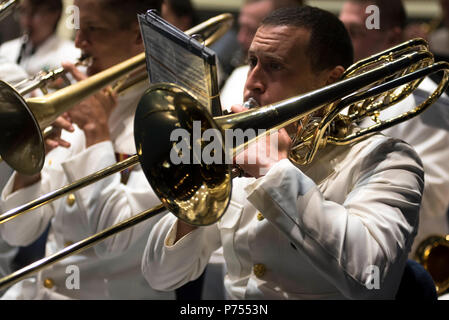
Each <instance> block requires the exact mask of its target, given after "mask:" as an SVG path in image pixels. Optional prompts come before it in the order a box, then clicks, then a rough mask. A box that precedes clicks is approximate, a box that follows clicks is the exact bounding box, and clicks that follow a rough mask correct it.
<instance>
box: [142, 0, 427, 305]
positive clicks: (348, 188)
mask: <svg viewBox="0 0 449 320" xmlns="http://www.w3.org/2000/svg"><path fill="white" fill-rule="evenodd" d="M352 50H353V49H352V44H351V40H350V38H349V35H348V33H347V31H346V29H345V27H344V25H343V24H342V23H341V22H340V21H339V20H338V19H337V18H336V17H335V16H334V15H333V14H331V13H329V12H326V11H323V10H321V9H318V8H312V7H309V6H305V7H301V8H287V9H280V10H277V11H275V12H273V13H271V14H270V15H269V16H268V17H267V18H265V20H264V21H263V22H262V24H261V26H260V27H259V28H258V30H257V33H256V35H255V37H254V39H253V42H252V44H251V47H250V50H249V55H248V60H249V64H250V71H249V73H248V78H247V81H246V84H245V91H244V92H245V93H244V96H245V100H248V99H249V98H254V99H255V100H256V101H257V102H258V103H259V105H267V104H271V103H274V102H277V101H279V100H283V99H286V98H289V97H291V96H296V95H298V94H301V93H305V92H308V91H310V90H314V89H318V88H320V87H323V86H326V85H329V84H331V83H334V82H336V81H337V80H338V79H339V78H340V76H341V75H342V73H343V72H344V70H345V68H347V67H348V66H349V65H350V64H351V63H352V57H353V51H352ZM243 109H244V108H243V107H242V106H234V107H233V110H234V111H236V112H238V111H242V110H243ZM319 112H320V111H318V114H315V115H314V116H318V117H319V116H320V113H319ZM321 116H322V115H321ZM306 126H307V121H306V119H304V120H303V121H302V125H301V128H306ZM291 127H292V125H290V126H288V127H286V128H285V129H281V130H280V131H279V132H278V133H277V135H278V137H279V138H278V144H277V146H278V147H277V148H275V149H273V150H271V151H273V152H270V154H269V156H267V155H266V154H264V153H263V152H260V153H256V155H257V156H256V159H255V160H256V161H255V163H254V164H248V163H243V164H242V161H240V162H238V163H239V165H240V167H241V168H242V169H243V170H244V171H245V173H246V175H249V176H250V177H241V178H236V179H234V181H233V192H232V198H231V202H230V204H229V207H228V209H227V211H226V213H225V214H224V215H223V216H222V217H221V220H220V221H219V222H217V223H215V224H212V225H209V226H205V227H193V226H191V225H189V224H185V223H184V222H182V221H181V220H179V219H177V218H176V217H175V216H174V215H165V216H164V217H163V218H162V219H161V220H159V221H158V223H157V224H156V226H155V227H154V228H153V229H152V230H151V232H150V237H149V239H148V244H147V247H146V249H145V254H144V257H143V261H142V268H143V272H144V275H145V277H146V279H147V280H148V282H149V283H150V285H151V286H152V287H153V288H155V289H159V290H173V289H175V288H176V287H178V286H180V285H183V284H184V283H187V282H189V281H192V280H194V279H195V278H196V277H198V275H199V274H200V273H201V271H202V270H203V268H204V266H205V265H206V263H207V261H208V259H209V256H210V254H211V253H212V252H213V251H214V250H216V249H217V248H219V247H222V248H223V254H224V259H225V261H226V266H227V275H226V276H225V279H224V281H225V288H226V291H227V294H228V295H229V297H230V298H232V299H376V298H377V299H393V298H394V297H395V294H396V291H397V289H398V287H399V282H400V279H401V275H402V272H403V268H404V265H405V262H406V260H407V254H408V252H409V250H410V247H411V244H412V242H413V239H414V236H415V234H416V230H417V225H418V212H419V206H420V202H421V195H422V191H423V184H424V181H423V175H424V174H423V168H422V164H421V161H420V159H419V157H418V156H417V154H416V153H415V151H414V150H413V149H412V148H411V147H410V146H409V145H407V144H406V143H404V142H402V141H399V140H397V139H393V138H389V137H385V136H383V135H373V136H371V137H369V138H367V139H365V140H362V141H360V142H358V143H353V144H350V145H348V146H332V145H327V146H326V147H324V148H323V149H321V150H320V151H318V153H317V155H316V157H315V159H314V161H313V162H312V163H311V164H309V165H306V166H295V165H293V164H292V163H291V162H290V161H289V160H288V159H287V153H288V150H289V147H290V146H291V138H290V134H291V133H292V132H296V131H297V129H300V128H296V124H293V128H291ZM292 129H293V130H292ZM266 142H267V141H266V140H262V141H259V142H257V144H256V146H257V147H258V148H257V151H258V150H260V149H259V147H260V148H261V149H262V150H263V149H264V148H265V147H270V145H268V146H267V145H265V143H266ZM254 150H256V149H254V147H250V148H249V149H248V150H247V151H244V152H245V153H244V154H243V155H238V157H241V159H245V157H246V156H247V153H249V152H252V151H254Z"/></svg>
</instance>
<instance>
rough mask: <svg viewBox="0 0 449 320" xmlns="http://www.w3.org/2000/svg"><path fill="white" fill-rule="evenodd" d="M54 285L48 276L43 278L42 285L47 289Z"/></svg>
mask: <svg viewBox="0 0 449 320" xmlns="http://www.w3.org/2000/svg"><path fill="white" fill-rule="evenodd" d="M54 286H55V282H54V281H53V279H50V278H46V279H45V280H44V287H45V288H47V289H51V288H53V287H54Z"/></svg>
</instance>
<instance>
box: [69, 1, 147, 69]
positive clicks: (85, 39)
mask: <svg viewBox="0 0 449 320" xmlns="http://www.w3.org/2000/svg"><path fill="white" fill-rule="evenodd" d="M75 5H77V6H78V8H79V9H80V29H79V30H77V34H76V39H75V45H76V47H78V48H80V49H81V50H82V51H83V53H86V54H89V55H90V56H92V58H93V62H92V65H91V66H90V67H89V68H88V70H87V73H88V75H92V74H95V73H98V72H100V71H103V70H105V69H107V68H109V67H111V66H114V65H116V64H117V63H120V62H123V61H124V60H126V59H129V58H131V57H133V56H135V55H137V54H139V53H141V52H143V44H142V41H141V39H140V32H139V28H138V24H137V23H136V24H135V25H134V26H133V27H132V28H121V27H120V22H119V21H118V18H117V16H116V15H114V14H113V13H111V12H110V11H108V10H105V8H103V7H102V6H101V4H100V1H97V0H75ZM136 19H137V18H136Z"/></svg>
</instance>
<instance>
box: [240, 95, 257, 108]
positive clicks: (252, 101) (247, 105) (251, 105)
mask: <svg viewBox="0 0 449 320" xmlns="http://www.w3.org/2000/svg"><path fill="white" fill-rule="evenodd" d="M243 106H244V107H245V108H248V109H252V108H258V107H260V106H259V103H258V102H257V101H256V99H254V98H249V99H248V100H247V101H245V103H244V104H243Z"/></svg>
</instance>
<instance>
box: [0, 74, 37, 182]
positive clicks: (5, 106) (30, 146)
mask: <svg viewBox="0 0 449 320" xmlns="http://www.w3.org/2000/svg"><path fill="white" fill-rule="evenodd" d="M0 114H1V115H2V116H1V118H0V127H1V128H2V134H1V135H0V154H1V155H2V158H3V160H5V161H6V162H7V163H14V164H15V169H16V170H17V171H19V172H23V173H24V174H28V175H32V174H35V173H36V172H39V171H40V170H41V169H42V167H43V165H44V159H45V145H44V138H43V136H42V132H41V129H40V127H39V123H38V122H37V121H36V118H35V117H34V116H33V112H31V110H30V108H29V107H28V105H27V103H26V102H25V100H24V99H23V98H22V96H21V95H20V94H19V93H18V92H17V91H16V90H15V89H14V88H13V87H11V86H10V85H8V84H7V83H6V82H4V81H0Z"/></svg>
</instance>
